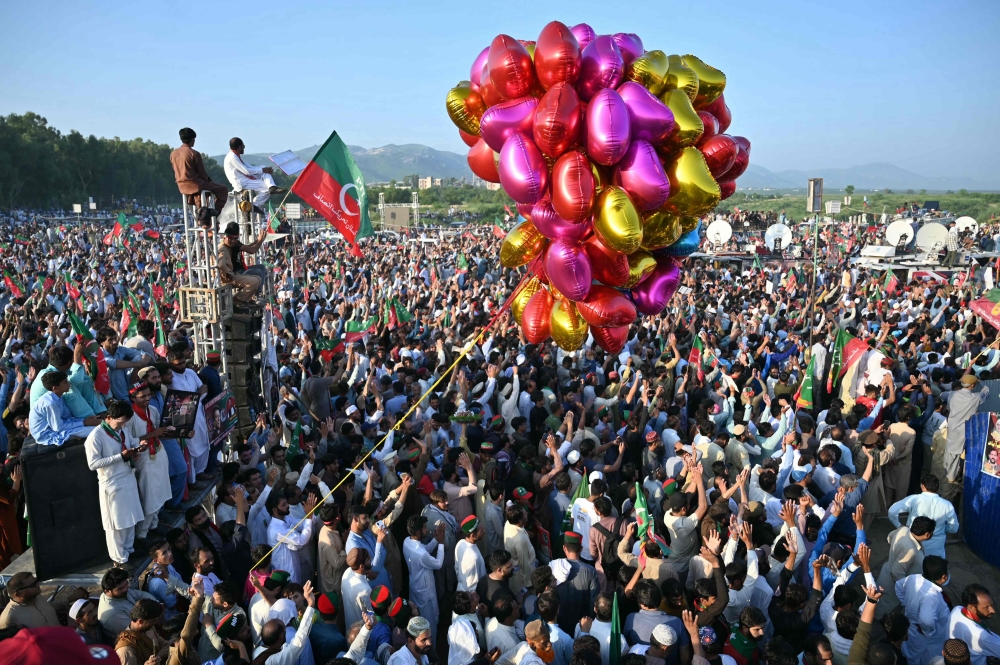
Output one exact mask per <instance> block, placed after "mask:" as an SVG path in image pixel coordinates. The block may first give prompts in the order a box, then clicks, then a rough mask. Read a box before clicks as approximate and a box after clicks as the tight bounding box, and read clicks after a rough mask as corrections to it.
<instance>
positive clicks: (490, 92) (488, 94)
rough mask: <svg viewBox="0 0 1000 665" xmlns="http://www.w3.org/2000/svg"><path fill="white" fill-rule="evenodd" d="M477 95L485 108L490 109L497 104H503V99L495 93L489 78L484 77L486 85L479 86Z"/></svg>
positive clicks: (495, 90)
mask: <svg viewBox="0 0 1000 665" xmlns="http://www.w3.org/2000/svg"><path fill="white" fill-rule="evenodd" d="M479 94H480V95H481V96H482V98H483V103H485V104H486V108H491V107H493V106H496V105H497V104H502V103H503V97H501V96H500V93H499V92H497V89H496V88H495V87H494V86H493V82H492V81H490V79H489V76H487V77H486V83H481V84H480V85H479Z"/></svg>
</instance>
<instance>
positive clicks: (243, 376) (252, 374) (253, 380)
mask: <svg viewBox="0 0 1000 665" xmlns="http://www.w3.org/2000/svg"><path fill="white" fill-rule="evenodd" d="M229 378H230V383H231V385H232V386H233V387H234V388H240V387H243V388H245V387H246V386H251V385H254V384H257V385H258V386H259V384H260V364H259V363H257V362H249V363H230V364H229ZM257 392H260V388H257ZM236 403H237V404H239V403H240V400H239V398H238V397H237V398H236Z"/></svg>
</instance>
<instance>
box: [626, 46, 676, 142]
mask: <svg viewBox="0 0 1000 665" xmlns="http://www.w3.org/2000/svg"><path fill="white" fill-rule="evenodd" d="M647 55H648V54H647ZM618 94H619V95H620V96H621V98H622V101H623V102H625V108H627V109H628V117H629V129H630V133H631V137H632V140H633V141H635V140H636V139H642V140H643V141H649V142H650V143H652V144H653V145H654V146H655V145H659V144H660V143H661V142H662V141H663V140H664V139H665V138H667V137H668V136H670V132H672V131H673V129H674V114H673V112H672V111H671V110H670V109H668V108H667V107H666V106H665V105H664V104H663V102H661V101H660V100H659V99H657V98H656V97H654V96H653V94H652V93H651V92H649V90H647V89H646V88H644V87H643V86H641V85H640V84H638V83H636V82H634V81H626V82H625V83H622V84H621V85H620V86H618Z"/></svg>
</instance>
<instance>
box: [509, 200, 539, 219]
mask: <svg viewBox="0 0 1000 665" xmlns="http://www.w3.org/2000/svg"><path fill="white" fill-rule="evenodd" d="M514 206H515V207H516V208H517V212H518V213H519V214H520V215H521V217H524V218H525V219H531V211H532V210H533V209H534V207H535V204H534V203H515V204H514Z"/></svg>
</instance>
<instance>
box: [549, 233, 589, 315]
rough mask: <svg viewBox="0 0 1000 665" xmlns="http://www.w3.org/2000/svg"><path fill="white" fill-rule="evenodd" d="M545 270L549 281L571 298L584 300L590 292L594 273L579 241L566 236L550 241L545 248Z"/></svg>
mask: <svg viewBox="0 0 1000 665" xmlns="http://www.w3.org/2000/svg"><path fill="white" fill-rule="evenodd" d="M545 272H546V273H547V274H548V276H549V283H550V284H551V285H552V286H554V287H555V288H556V289H557V290H558V291H559V293H561V294H563V295H564V296H565V297H567V298H569V299H570V300H574V301H576V300H583V299H584V298H586V297H587V294H588V293H590V284H591V282H592V281H593V280H594V274H593V272H592V271H591V269H590V259H589V258H587V254H586V252H584V251H583V246H582V245H581V244H580V243H578V242H573V241H572V240H566V239H565V238H559V239H558V240H553V241H552V242H550V243H549V246H548V248H547V249H546V250H545Z"/></svg>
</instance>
